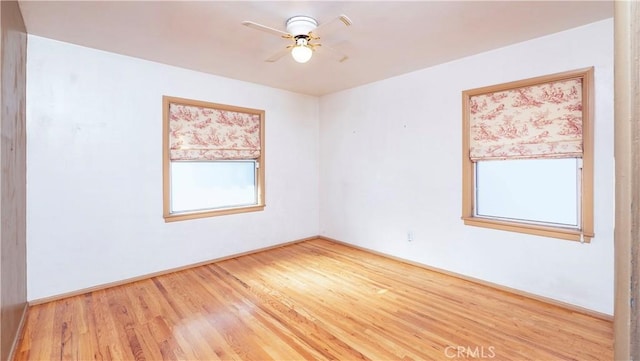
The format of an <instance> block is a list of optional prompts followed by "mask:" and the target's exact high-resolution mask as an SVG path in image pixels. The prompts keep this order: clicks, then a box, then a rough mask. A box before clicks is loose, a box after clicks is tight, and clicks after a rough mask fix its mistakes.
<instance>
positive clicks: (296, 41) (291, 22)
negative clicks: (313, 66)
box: [242, 14, 352, 63]
mask: <svg viewBox="0 0 640 361" xmlns="http://www.w3.org/2000/svg"><path fill="white" fill-rule="evenodd" d="M336 21H340V22H342V23H343V24H344V25H345V26H351V24H352V22H351V19H349V18H348V17H347V16H346V15H344V14H343V15H340V16H338V17H337V18H334V19H332V20H329V21H327V22H325V23H322V24H320V25H318V22H317V21H316V19H314V18H312V17H310V16H302V15H299V16H294V17H292V18H289V19H288V20H287V21H286V31H282V30H278V29H274V28H272V27H269V26H265V25H262V24H258V23H254V22H253V21H243V22H242V25H245V26H247V27H250V28H252V29H256V30H261V31H264V32H267V33H269V34H273V35H276V36H279V37H281V38H283V39H290V40H292V41H293V44H289V45H288V46H287V47H285V48H283V49H282V50H280V51H278V52H277V53H275V54H273V55H272V56H271V57H269V58H267V59H266V60H265V61H267V62H276V61H278V60H279V59H280V58H282V57H283V56H285V55H287V53H289V52H290V53H291V56H292V57H293V60H295V61H297V62H298V63H306V62H308V61H309V60H311V57H312V56H313V52H314V51H315V50H316V48H317V47H320V46H322V48H323V49H326V50H327V51H328V52H330V53H333V55H335V56H336V58H337V60H338V61H339V62H343V61H345V60H347V59H348V56H346V55H344V54H342V53H340V52H339V51H337V50H335V49H333V48H331V47H328V46H326V45H322V44H320V43H318V42H317V41H318V40H320V37H319V36H318V35H317V34H318V32H319V30H320V29H323V28H325V27H326V26H327V25H329V24H332V23H334V22H336Z"/></svg>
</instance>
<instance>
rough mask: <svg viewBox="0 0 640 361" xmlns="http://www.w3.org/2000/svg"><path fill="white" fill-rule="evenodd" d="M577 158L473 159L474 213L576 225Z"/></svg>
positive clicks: (483, 215)
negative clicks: (474, 162) (474, 174)
mask: <svg viewBox="0 0 640 361" xmlns="http://www.w3.org/2000/svg"><path fill="white" fill-rule="evenodd" d="M577 162H578V159H575V158H567V159H523V160H504V161H480V162H477V163H476V215H478V216H482V217H498V218H508V219H514V220H520V221H532V222H543V223H553V224H560V225H566V226H573V227H577V226H578V214H579V213H578V209H579V204H578V201H579V197H578V191H579V188H578V187H579V179H578V174H579V173H578V163H577Z"/></svg>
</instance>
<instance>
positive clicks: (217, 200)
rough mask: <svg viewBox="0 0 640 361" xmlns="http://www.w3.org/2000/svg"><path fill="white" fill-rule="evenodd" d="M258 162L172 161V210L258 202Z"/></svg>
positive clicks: (193, 209)
mask: <svg viewBox="0 0 640 361" xmlns="http://www.w3.org/2000/svg"><path fill="white" fill-rule="evenodd" d="M256 189H257V187H256V162H255V161H212V162H171V212H172V213H174V212H185V211H197V210H204V209H216V208H227V207H237V206H246V205H252V204H257V203H258V197H257V191H256Z"/></svg>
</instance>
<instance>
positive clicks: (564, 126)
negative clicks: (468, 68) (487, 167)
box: [469, 78, 583, 161]
mask: <svg viewBox="0 0 640 361" xmlns="http://www.w3.org/2000/svg"><path fill="white" fill-rule="evenodd" d="M469 125H470V132H469V136H470V139H469V141H470V147H469V153H470V158H471V160H472V161H478V160H489V159H522V158H568V157H581V156H582V153H583V147H582V144H583V143H582V79H579V78H578V79H568V80H562V81H556V82H550V83H545V84H539V85H533V86H527V87H523V88H518V89H510V90H505V91H499V92H494V93H488V94H480V95H474V96H471V97H470V98H469Z"/></svg>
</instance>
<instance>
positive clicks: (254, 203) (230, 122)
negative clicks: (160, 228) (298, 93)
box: [163, 96, 265, 222]
mask: <svg viewBox="0 0 640 361" xmlns="http://www.w3.org/2000/svg"><path fill="white" fill-rule="evenodd" d="M163 118H164V119H163V121H164V134H163V145H164V146H163V173H164V176H163V183H164V185H163V188H164V191H163V193H164V201H163V207H164V218H165V221H167V222H170V221H179V220H185V219H193V218H202V217H211V216H218V215H223V214H233V213H242V212H252V211H261V210H263V209H264V206H265V203H264V191H263V190H264V111H262V110H256V109H248V108H240V107H233V106H228V105H221V104H214V103H206V102H201V101H195V100H188V99H181V98H173V97H167V96H165V97H163Z"/></svg>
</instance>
